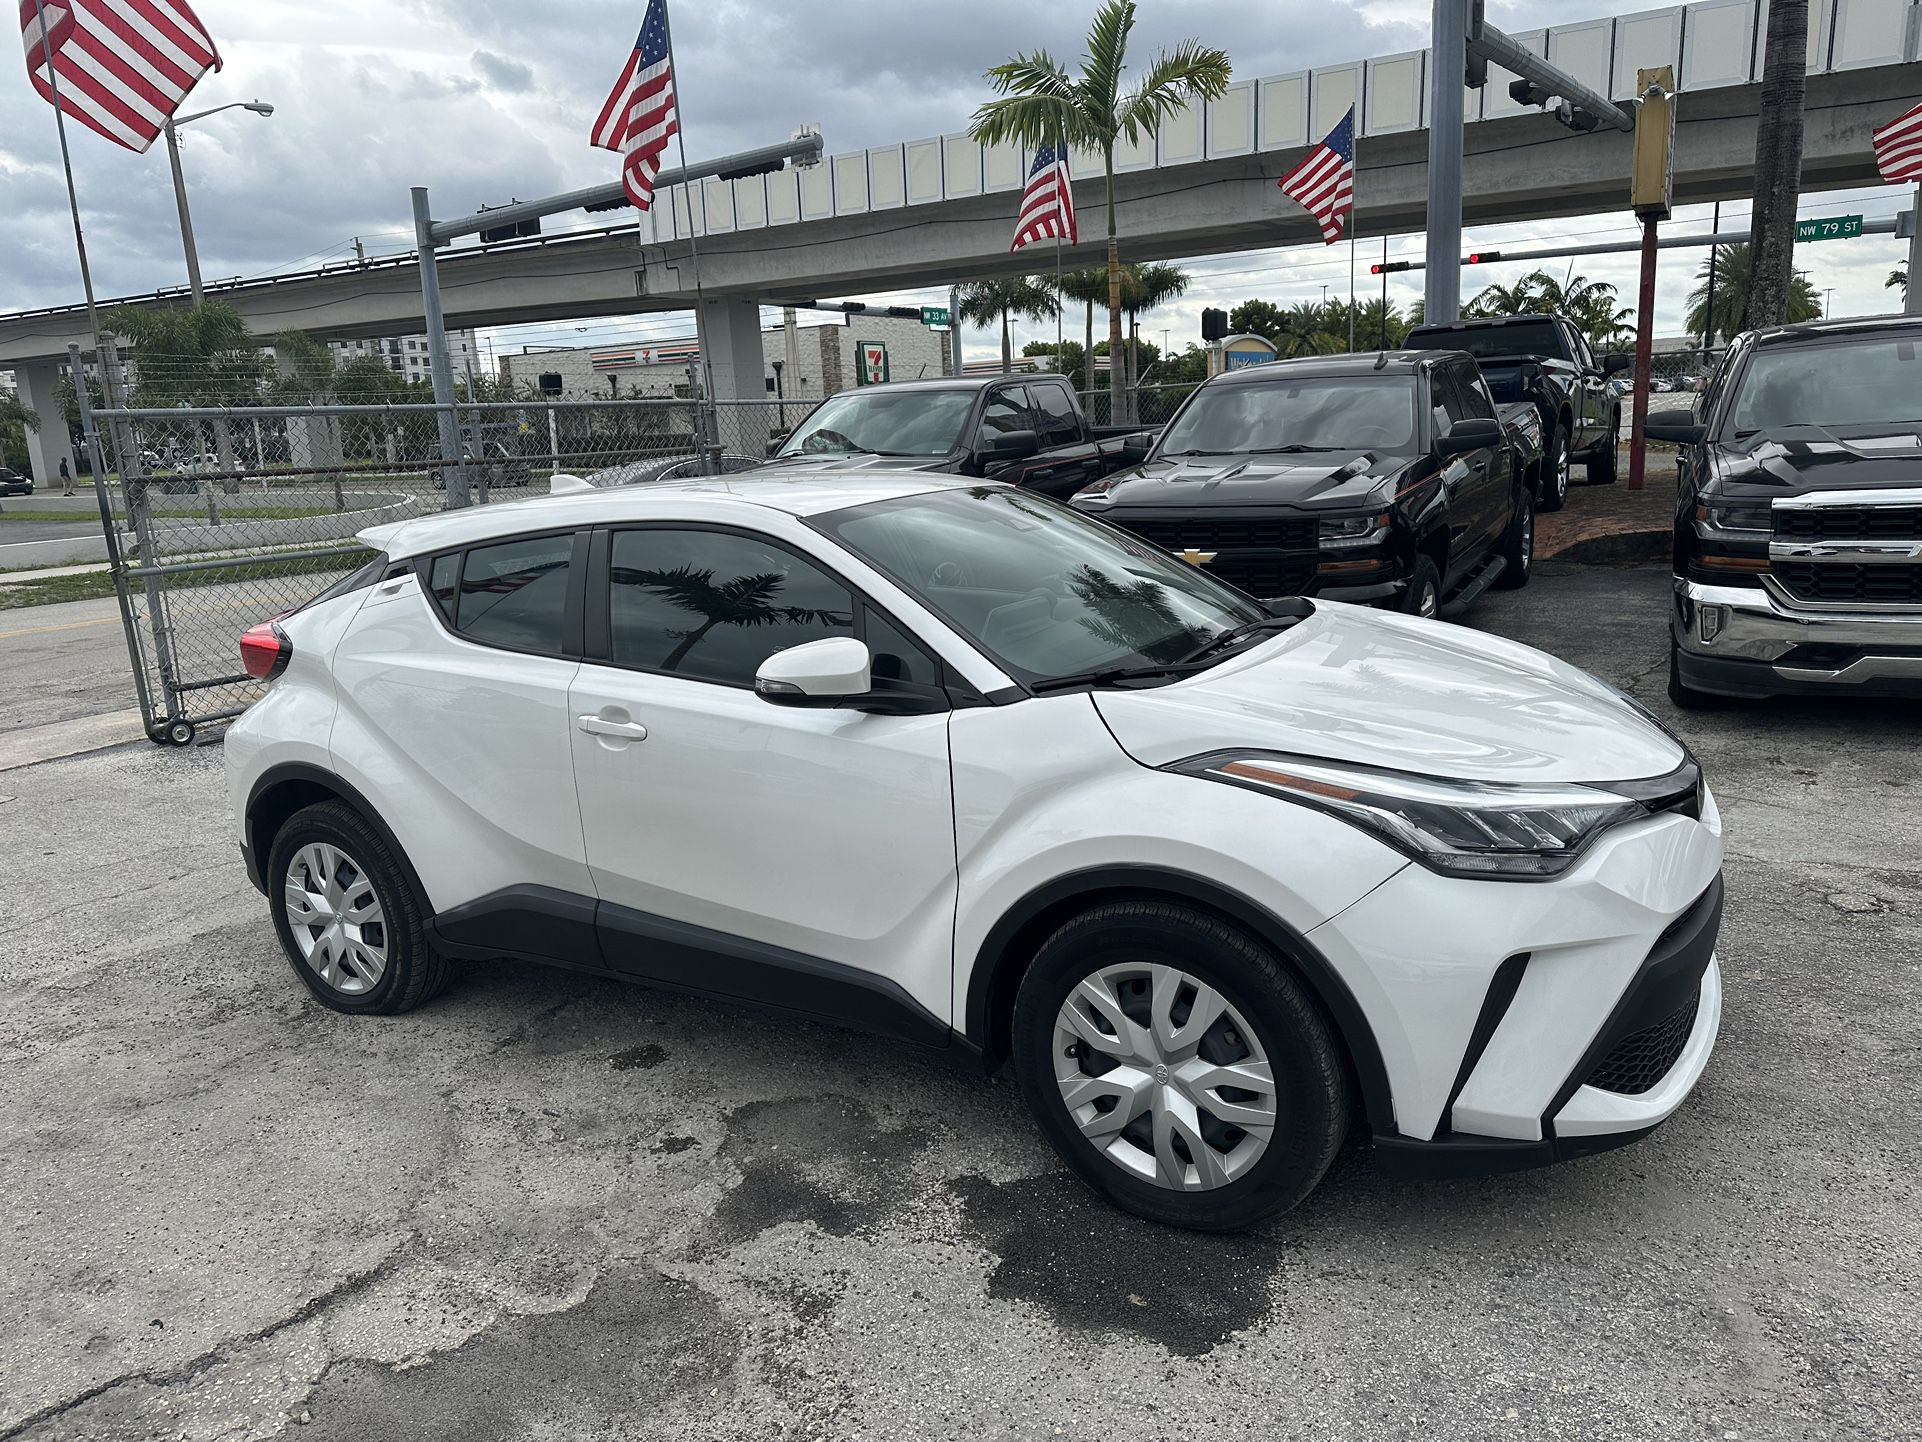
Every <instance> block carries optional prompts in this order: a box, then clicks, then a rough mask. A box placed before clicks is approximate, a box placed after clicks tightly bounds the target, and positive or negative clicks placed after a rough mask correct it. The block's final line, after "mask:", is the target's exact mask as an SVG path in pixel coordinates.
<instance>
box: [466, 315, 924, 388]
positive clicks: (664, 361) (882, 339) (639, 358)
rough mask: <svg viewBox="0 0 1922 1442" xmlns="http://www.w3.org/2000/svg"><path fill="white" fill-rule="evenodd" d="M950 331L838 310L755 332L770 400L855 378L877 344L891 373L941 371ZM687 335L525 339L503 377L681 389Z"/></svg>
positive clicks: (549, 384)
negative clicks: (866, 352) (573, 341)
mask: <svg viewBox="0 0 1922 1442" xmlns="http://www.w3.org/2000/svg"><path fill="white" fill-rule="evenodd" d="M947 341H948V335H947V333H946V332H943V331H933V330H929V329H928V328H927V327H926V326H924V325H922V324H921V323H920V322H919V321H917V320H909V319H907V318H905V317H903V316H885V315H876V316H862V315H850V316H844V317H842V318H840V319H838V320H832V321H826V322H822V323H817V324H812V325H801V324H798V323H797V324H795V325H793V326H792V327H791V328H789V327H785V326H783V327H776V328H775V329H772V330H765V331H763V332H761V355H762V358H763V363H764V367H765V370H764V383H765V387H766V394H767V398H768V399H769V400H774V399H775V398H776V397H777V396H779V397H781V398H782V399H785V400H789V401H806V402H808V403H810V404H811V403H812V402H814V401H818V400H821V399H823V398H824V397H826V396H830V395H833V394H834V393H835V392H836V391H841V390H846V389H848V388H849V387H851V386H853V385H854V384H855V371H856V355H857V353H858V352H859V351H861V350H863V349H865V348H868V347H871V346H877V345H878V346H881V347H884V348H885V350H886V356H887V362H886V363H887V373H888V378H889V379H890V380H897V381H899V380H913V379H915V378H917V377H921V376H935V375H942V374H944V373H945V372H946V369H947V364H948V350H947ZM700 354H701V348H700V344H699V343H698V342H697V341H696V340H695V339H694V337H692V336H684V337H681V338H678V339H674V340H659V341H648V342H644V343H640V344H629V345H612V344H610V345H603V346H580V347H567V346H556V347H535V346H529V347H527V348H526V349H525V350H523V351H522V352H521V353H520V354H519V355H509V356H503V357H501V363H500V369H501V379H503V380H505V381H508V382H510V383H512V384H514V385H531V386H534V387H535V388H537V389H538V390H540V391H541V392H542V393H544V394H546V395H550V396H553V397H555V398H556V399H558V400H574V401H585V400H609V399H620V398H622V397H642V396H685V395H686V394H687V393H688V383H687V367H688V364H689V363H690V362H693V361H698V360H699V359H700Z"/></svg>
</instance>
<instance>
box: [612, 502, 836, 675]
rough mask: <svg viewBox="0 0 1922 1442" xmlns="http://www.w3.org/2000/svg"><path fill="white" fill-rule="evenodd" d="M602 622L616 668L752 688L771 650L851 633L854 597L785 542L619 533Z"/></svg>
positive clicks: (703, 533)
mask: <svg viewBox="0 0 1922 1442" xmlns="http://www.w3.org/2000/svg"><path fill="white" fill-rule="evenodd" d="M609 579H610V582H611V587H612V589H611V594H610V597H609V604H610V607H611V611H610V615H609V621H610V624H611V628H612V637H613V660H614V663H615V664H616V665H619V666H632V667H635V668H637V669H639V670H643V671H663V672H668V673H670V674H672V675H675V676H685V677H687V678H688V679H690V680H695V681H717V682H720V683H721V684H722V685H726V686H752V685H753V684H754V673H755V672H756V671H757V670H759V669H760V665H761V663H762V662H763V661H765V660H766V659H767V658H768V657H769V656H771V655H773V654H774V653H775V652H776V651H783V650H786V649H787V648H788V647H789V646H798V645H800V644H801V643H802V642H804V641H818V640H820V639H821V638H822V637H823V636H852V635H853V634H854V599H853V597H852V596H850V595H849V594H848V590H847V588H846V587H845V586H843V585H842V584H841V583H840V582H839V581H836V580H834V579H833V578H832V577H830V576H829V575H827V573H826V572H824V571H822V570H820V569H819V568H818V567H816V566H815V565H813V564H812V563H811V562H809V561H806V560H803V559H802V558H801V557H800V556H797V555H796V554H795V553H794V552H792V551H790V550H787V549H786V548H785V547H782V546H777V545H775V544H774V543H772V542H771V541H762V540H757V539H754V538H753V537H749V536H737V535H731V534H728V533H726V532H723V531H689V530H649V531H621V532H618V533H617V534H616V535H615V537H614V544H613V551H612V556H611V565H610V574H609Z"/></svg>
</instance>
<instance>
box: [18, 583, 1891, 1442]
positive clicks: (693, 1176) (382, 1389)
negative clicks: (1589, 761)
mask: <svg viewBox="0 0 1922 1442" xmlns="http://www.w3.org/2000/svg"><path fill="white" fill-rule="evenodd" d="M1668 584H1669V582H1668V576H1667V571H1666V568H1665V567H1653V568H1638V569H1626V570H1618V569H1608V568H1582V567H1576V566H1572V565H1566V564H1554V563H1551V564H1546V565H1544V566H1543V567H1542V568H1541V570H1540V573H1539V574H1538V577H1537V579H1536V581H1535V583H1534V584H1533V585H1531V586H1530V587H1528V588H1527V589H1526V590H1523V591H1519V592H1513V593H1499V594H1496V595H1492V596H1491V597H1488V598H1485V599H1484V600H1483V601H1482V602H1480V603H1479V604H1478V605H1477V607H1476V608H1475V610H1474V611H1473V612H1472V613H1471V615H1470V617H1469V621H1470V623H1471V624H1475V625H1478V626H1483V627H1486V628H1488V629H1491V630H1496V631H1499V632H1501V633H1503V634H1506V635H1510V636H1514V637H1516V638H1518V639H1521V640H1524V641H1527V642H1530V643H1532V644H1535V645H1539V646H1542V647H1544V648H1546V649H1548V650H1550V651H1553V652H1555V653H1557V654H1559V655H1562V656H1564V657H1567V658H1568V659H1570V660H1572V661H1574V662H1576V663H1577V664H1579V665H1582V666H1585V667H1587V668H1589V669H1591V670H1593V671H1595V672H1597V673H1598V674H1600V675H1602V676H1604V677H1606V678H1608V679H1610V680H1612V681H1614V682H1616V683H1617V684H1621V685H1624V686H1627V687H1629V688H1630V689H1632V690H1633V691H1634V692H1635V693H1636V694H1637V695H1639V696H1640V697H1642V698H1643V699H1644V700H1646V701H1648V702H1649V703H1650V705H1651V706H1653V707H1654V708H1655V709H1656V710H1657V711H1658V712H1661V713H1662V714H1664V715H1665V716H1669V717H1670V718H1671V719H1675V720H1676V721H1677V725H1678V726H1679V728H1680V729H1681V731H1682V733H1683V734H1684V736H1685V737H1686V738H1687V739H1688V740H1689V741H1690V743H1691V744H1692V745H1693V746H1694V748H1695V749H1696V751H1697V752H1698V754H1699V755H1700V757H1701V759H1702V761H1703V763H1704V766H1705V768H1706V770H1707V773H1708V776H1709V779H1710V782H1711V784H1712V785H1713V787H1714V789H1715V791H1716V793H1717V795H1718V797H1719V799H1720V803H1721V806H1722V809H1723V813H1724V817H1725V821H1726V826H1727V834H1728V863H1727V868H1728V869H1727V882H1728V904H1727V914H1726V922H1725V925H1724V929H1723V935H1722V946H1721V956H1722V961H1723V965H1724V967H1725V970H1726V976H1727V984H1728V994H1727V999H1726V1004H1725V1011H1724V1016H1723V1029H1722V1039H1721V1044H1720V1049H1719V1050H1718V1052H1717V1054H1716V1056H1715V1058H1714V1060H1713V1062H1712V1063H1711V1065H1710V1069H1709V1071H1708V1074H1707V1076H1706V1078H1705V1079H1704V1081H1703V1082H1702V1084H1701V1086H1700V1088H1699V1089H1698V1090H1697V1092H1696V1093H1695V1095H1694V1096H1693V1098H1692V1099H1691V1100H1690V1101H1689V1102H1688V1103H1687V1104H1686V1105H1685V1106H1684V1107H1683V1108H1682V1110H1681V1111H1680V1113H1679V1114H1678V1115H1677V1116H1676V1117H1675V1118H1674V1120H1673V1121H1671V1122H1670V1123H1669V1124H1668V1125H1667V1126H1666V1127H1664V1128H1663V1129H1662V1130H1660V1131H1659V1132H1657V1133H1656V1134H1655V1135H1654V1136H1653V1137H1651V1138H1650V1139H1648V1140H1647V1141H1645V1142H1643V1143H1641V1144H1640V1145H1637V1146H1634V1147H1631V1148H1628V1149H1626V1150H1623V1151H1618V1152H1614V1153H1610V1154H1607V1155H1604V1156H1600V1157H1596V1158H1592V1159H1589V1160H1587V1161H1583V1162H1578V1163H1575V1164H1572V1165H1569V1166H1564V1167H1560V1168H1556V1169H1552V1170H1548V1171H1543V1172H1537V1173H1528V1174H1522V1175H1517V1176H1509V1177H1498V1178H1494V1179H1490V1180H1485V1181H1475V1182H1460V1183H1440V1184H1426V1185H1411V1184H1403V1183H1394V1182H1389V1181H1387V1180H1385V1179H1384V1178H1383V1177H1381V1176H1380V1175H1379V1174H1378V1173H1377V1172H1376V1170H1375V1168H1374V1166H1373V1164H1372V1162H1371V1160H1370V1158H1369V1156H1368V1153H1367V1151H1366V1149H1365V1147H1362V1146H1359V1145H1357V1146H1354V1147H1351V1148H1350V1149H1349V1150H1348V1151H1347V1152H1346V1153H1344V1155H1343V1156H1342V1158H1341V1159H1340V1160H1339V1161H1338V1162H1337V1164H1336V1169H1335V1171H1334V1173H1333V1174H1332V1175H1331V1176H1330V1177H1329V1179H1328V1180H1327V1182H1325V1183H1324V1185H1323V1186H1322V1187H1321V1189H1320V1190H1319V1191H1317V1192H1316V1193H1315V1194H1314V1195H1313V1197H1311V1198H1310V1200H1309V1201H1308V1202H1307V1203H1306V1204H1305V1205H1304V1206H1303V1207H1302V1208H1301V1209H1299V1210H1298V1211H1296V1212H1294V1213H1292V1214H1289V1215H1287V1216H1285V1217H1283V1218H1281V1219H1280V1220H1279V1221H1278V1222H1276V1223H1274V1224H1272V1225H1271V1226H1269V1227H1268V1228H1267V1229H1265V1230H1264V1231H1262V1232H1261V1233H1259V1234H1255V1235H1249V1236H1240V1237H1208V1236H1200V1235H1194V1234H1187V1233H1182V1232H1176V1231H1170V1230H1166V1229H1160V1228H1156V1227H1153V1226H1150V1225H1148V1224H1146V1223H1142V1222H1138V1221H1135V1220H1134V1219H1132V1218H1130V1217H1128V1216H1125V1215H1123V1214H1121V1213H1119V1212H1116V1211H1113V1210H1110V1209H1108V1208H1107V1207H1105V1206H1103V1205H1102V1204H1100V1203H1098V1202H1097V1201H1096V1200H1095V1199H1094V1198H1093V1196H1092V1194H1090V1193H1088V1192H1087V1191H1085V1190H1084V1189H1083V1188H1082V1187H1081V1186H1080V1184H1079V1183H1077V1182H1076V1181H1075V1180H1073V1179H1072V1178H1071V1177H1069V1176H1068V1175H1067V1174H1066V1173H1065V1172H1063V1171H1062V1169H1061V1168H1060V1167H1059V1166H1058V1165H1057V1164H1056V1162H1055V1160H1054V1157H1053V1154H1052V1153H1051V1152H1050V1151H1049V1150H1048V1149H1047V1147H1046V1146H1045V1144H1044V1143H1043V1142H1042V1140H1041V1139H1040V1137H1039V1135H1038V1134H1037V1133H1036V1132H1035V1131H1034V1130H1033V1129H1032V1127H1031V1126H1030V1124H1029V1122H1028V1119H1027V1116H1026V1112H1025V1110H1024V1108H1023V1107H1022V1105H1021V1102H1020V1098H1019V1096H1018V1095H1017V1094H1016V1091H1015V1089H1014V1087H1013V1086H1012V1084H1011V1082H1010V1081H1009V1080H1008V1079H1006V1078H1003V1079H1000V1080H997V1081H996V1082H994V1083H984V1082H982V1081H981V1080H980V1079H979V1078H978V1077H972V1076H970V1075H968V1074H967V1073H965V1072H962V1071H958V1070H955V1069H952V1068H950V1067H948V1066H946V1065H945V1064H944V1063H943V1062H942V1061H941V1059H940V1058H938V1057H937V1056H935V1055H933V1054H930V1053H926V1052H921V1051H917V1050H914V1049H911V1048H909V1047H906V1046H902V1045H896V1044H893V1043H888V1042H880V1041H873V1040H869V1039H866V1038H861V1037H853V1036H850V1035H849V1034H846V1033H842V1032H838V1031H833V1030H830V1029H827V1028H824V1027H817V1026H812V1025H808V1024H802V1023H796V1022H791V1021H786V1020H782V1019H779V1018H774V1017H770V1016H766V1015H762V1014H757V1013H751V1012H746V1011H741V1010H735V1009H730V1008H728V1007H725V1006H721V1005H717V1004H710V1003H707V1002H701V1001H695V1000H690V999H687V998H683V997H679V996H674V995H667V994H662V993H653V992H647V991H642V990H639V989H636V988H628V987H623V986H621V985H619V984H616V983H613V982H605V981H600V980H596V979H592V978H587V977H581V976H576V975H570V974H563V973H559V972H552V971H544V970H539V969H535V968H531V967H525V966H519V965H508V964H493V965H483V966H475V967H472V968H470V969H469V971H468V973H467V974H466V976H465V978H464V980H463V981H462V982H461V983H460V984H458V985H457V986H456V987H455V988H454V989H453V990H452V991H450V993H449V994H448V995H447V996H446V997H444V998H443V999H442V1000H440V1001H439V1002H437V1003H435V1004H434V1005H432V1006H430V1007H428V1008H427V1009H425V1010H423V1011H420V1012H417V1013H415V1014H412V1015H409V1016H403V1017H399V1018H394V1019H379V1020H356V1019H352V1018H348V1017H344V1016H339V1015H336V1014H334V1013H331V1012H328V1011H325V1010H323V1009H321V1008H320V1007H319V1006H317V1005H316V1004H314V1003H313V1002H312V1001H311V1000H309V998H308V996H307V994H306V992H305V991H304V990H303V989H302V988H301V987H300V986H299V985H298V984H297V983H296V981H295V979H294V978H293V977H292V976H291V975H290V974H289V972H288V970H287V964H286V962H285V961H284V960H283V959H282V956H281V954H280V951H279V948H278V946H277V945H276V943H275V940H274V936H273V933H272V930H271V927H270V926H269V924H268V920H267V912H266V908H265V905H264V903H263V902H262V900H261V898H260V897H259V896H258V895H257V894H256V893H255V892H254V891H253V890H252V889H251V888H250V887H249V886H248V884H247V881H246V878H245V876H244V874H243V873H242V870H241V866H240V862H239V859H238V856H237V854H236V852H235V848H234V844H233V841H232V839H231V835H230V829H229V822H228V819H227V802H226V796H225V792H224V789H223V785H222V778H221V758H220V753H219V751H218V749H217V748H213V747H204V748H197V749H194V750H190V751H186V752H172V751H162V750H159V749H157V748H154V747H152V746H150V745H148V744H147V743H145V742H137V743H134V744H132V745H129V746H125V747H121V748H118V749H114V750H108V751H103V752H98V753H94V754H91V755H86V756H81V757H76V758H72V759H68V760H62V761H54V762H48V763H44V764H40V765H34V766H28V767H24V768H21V769H16V770H11V771H0V823H3V825H0V831H3V832H4V835H5V838H6V845H5V846H4V848H0V983H3V984H4V985H3V990H0V1067H4V1077H5V1082H4V1091H5V1093H6V1095H7V1098H8V1105H7V1106H6V1108H5V1110H4V1112H3V1113H0V1127H3V1128H4V1136H3V1137H0V1155H4V1156H5V1158H6V1165H5V1166H4V1168H0V1205H3V1206H4V1209H5V1214H6V1217H7V1219H8V1221H7V1226H6V1227H5V1229H4V1232H3V1233H0V1235H4V1242H3V1243H0V1247H4V1258H3V1264H0V1308H3V1309H4V1314H5V1315H6V1316H7V1317H8V1319H9V1325H8V1326H7V1327H6V1328H5V1329H4V1331H0V1439H12V1438H22V1439H33V1442H51V1439H56V1438H73V1439H80V1438H85V1439H89V1442H109V1439H136V1438H138V1439H145V1438H158V1437H168V1438H175V1437H184V1438H194V1439H216V1438H218V1439H227V1438H264V1437H274V1436H280V1435H283V1434H285V1435H288V1436H295V1437H300V1438H303V1439H307V1438H314V1439H319V1438H340V1439H372V1438H388V1437H391V1438H408V1439H447V1442H455V1439H459V1442H483V1439H491V1438H499V1439H509V1438H516V1439H518V1438H550V1437H551V1438H570V1439H572V1438H609V1439H614V1438H619V1439H637V1438H694V1437H728V1438H732V1437H747V1438H764V1437H769V1438H771V1437H807V1436H819V1437H834V1438H894V1437H901V1438H910V1437H913V1438H920V1437H967V1438H1023V1439H1025V1438H1051V1437H1068V1438H1110V1437H1134V1438H1210V1439H1214V1438H1221V1439H1240V1438H1251V1439H1252V1438H1263V1439H1272V1438H1293V1437H1331V1438H1332V1437H1341V1438H1357V1437H1363V1438H1373V1437H1383V1438H1391V1437H1392V1438H1414V1437H1419V1438H1482V1437H1517V1438H1520V1437H1528V1438H1537V1437H1611V1438H1642V1437H1650V1438H1653V1437H1660V1438H1670V1437H1676V1438H1693V1437H1704V1438H1723V1439H1734V1438H1742V1439H1764V1438H1834V1437H1857V1436H1860V1437H1908V1436H1917V1435H1922V1364H1918V1361H1917V1359H1918V1357H1922V1320H1918V1319H1919V1318H1922V1295H1918V1293H1919V1292H1922V1274H1919V1273H1918V1268H1917V1265H1916V1259H1917V1257H1918V1255H1922V1207H1918V1200H1919V1199H1918V1191H1922V1187H1919V1186H1918V1181H1917V1177H1918V1162H1919V1161H1922V1132H1919V1131H1918V1128H1917V1125H1916V1120H1915V1100H1914V1099H1915V1097H1916V1096H1917V1094H1918V1092H1919V1091H1922V1042H1918V1039H1917V1038H1918V1035H1922V1028H1918V1020H1922V1002H1919V1001H1918V997H1919V996H1922V989H1919V988H1922V761H1919V760H1918V755H1917V751H1916V748H1915V734H1916V732H1915V720H1916V710H1915V708H1914V707H1913V706H1903V705H1895V704H1889V705H1867V704H1864V705H1846V704H1842V703H1826V702H1824V703H1778V704H1772V705H1768V706H1763V707H1738V708H1736V709H1733V710H1728V711H1721V712H1710V713H1703V714H1700V715H1689V716H1685V717H1680V718H1675V716H1674V713H1673V712H1672V710H1671V708H1670V707H1669V706H1668V703H1667V700H1666V697H1665V695H1664V693H1663V690H1662V686H1663V679H1664V674H1665V659H1666V658H1665V652H1664V639H1663V634H1664V633H1663V629H1662V627H1663V618H1664V615H1665V607H1666V604H1667V589H1668ZM80 606H84V607H89V608H92V609H89V610H86V611H82V610H81V609H80V608H79V607H80ZM69 612H71V613H72V614H71V615H69V614H68V613H69ZM56 613H57V614H56ZM6 615H7V624H5V625H0V631H14V630H19V631H24V630H25V629H26V628H28V627H31V626H34V625H40V626H43V627H47V626H51V627H59V626H66V627H69V629H66V630H42V631H38V632H36V633H35V634H34V635H33V636H31V637H28V636H24V635H22V636H20V637H18V638H16V639H14V640H11V641H8V642H7V643H6V649H5V650H4V651H0V666H3V667H4V670H0V675H4V677H5V678H6V679H5V680H4V682H0V686H3V687H4V693H5V694H4V696H3V697H0V700H3V701H4V706H3V707H0V711H3V712H4V715H3V716H0V720H4V722H5V723H6V724H8V725H10V726H19V725H22V724H32V723H33V722H35V721H52V720H57V719H61V718H62V716H63V715H69V714H80V713H78V712H76V711H74V709H73V708H74V706H75V705H76V704H77V702H76V700H74V699H73V698H71V697H69V696H68V695H65V694H61V691H62V688H61V686H60V684H59V681H58V678H59V676H60V675H61V674H62V671H63V669H64V668H71V672H72V674H73V675H74V676H75V677H77V678H78V680H77V682H76V684H77V685H78V686H79V687H80V692H78V693H76V695H78V694H84V695H85V696H86V697H87V698H89V700H91V701H94V702H96V703H98V705H99V708H100V709H105V708H107V707H114V708H118V707H121V706H125V705H127V704H128V703H129V698H128V697H127V696H126V694H125V692H124V690H122V692H121V693H120V694H118V695H116V694H113V684H112V678H113V672H112V668H113V666H114V665H115V664H116V659H115V658H116V652H115V649H114V648H116V647H118V646H119V645H120V641H119V635H118V632H117V630H116V629H114V628H113V627H112V626H109V625H102V624H98V622H99V621H100V620H101V619H102V618H110V617H111V615H112V603H110V602H100V603H95V602H88V603H79V606H76V607H46V608H40V609H39V610H38V611H27V612H14V613H6ZM118 657H119V660H118V664H119V665H120V666H122V667H124V650H122V651H119V652H118ZM23 658H24V659H26V660H30V662H31V665H30V666H23V665H20V664H17V663H19V662H20V661H22V660H23ZM96 673H97V674H96ZM123 678H124V672H123ZM1495 891H1499V888H1491V892H1495ZM1496 899H1499V898H1498V897H1497V898H1496Z"/></svg>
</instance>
